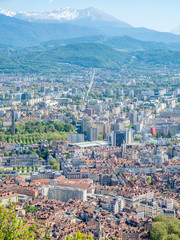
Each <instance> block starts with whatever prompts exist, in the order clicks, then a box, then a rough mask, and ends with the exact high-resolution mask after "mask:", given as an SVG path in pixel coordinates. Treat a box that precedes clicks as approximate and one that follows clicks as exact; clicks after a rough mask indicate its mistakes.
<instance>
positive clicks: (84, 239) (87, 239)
mask: <svg viewBox="0 0 180 240" xmlns="http://www.w3.org/2000/svg"><path fill="white" fill-rule="evenodd" d="M66 240H93V238H92V236H86V235H85V234H84V233H81V232H77V233H75V234H74V236H73V237H72V238H71V237H70V236H67V237H66Z"/></svg>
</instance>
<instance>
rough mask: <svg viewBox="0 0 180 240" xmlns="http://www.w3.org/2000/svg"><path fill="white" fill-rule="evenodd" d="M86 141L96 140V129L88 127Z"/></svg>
mask: <svg viewBox="0 0 180 240" xmlns="http://www.w3.org/2000/svg"><path fill="white" fill-rule="evenodd" d="M87 139H88V141H97V140H98V129H97V128H96V127H92V126H89V127H88V128H87Z"/></svg>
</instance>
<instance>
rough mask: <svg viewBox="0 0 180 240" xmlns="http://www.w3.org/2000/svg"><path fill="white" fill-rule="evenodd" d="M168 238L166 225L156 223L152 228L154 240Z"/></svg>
mask: <svg viewBox="0 0 180 240" xmlns="http://www.w3.org/2000/svg"><path fill="white" fill-rule="evenodd" d="M166 237H167V230H166V223H165V222H154V223H153V224H152V228H151V239H152V240H164V239H165V238H166Z"/></svg>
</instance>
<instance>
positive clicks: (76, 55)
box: [0, 43, 180, 74]
mask: <svg viewBox="0 0 180 240" xmlns="http://www.w3.org/2000/svg"><path fill="white" fill-rule="evenodd" d="M69 64H71V67H70V68H72V67H73V66H81V67H86V68H92V67H95V68H111V69H121V68H123V67H128V68H136V69H137V67H138V68H139V67H140V66H142V67H143V68H144V67H146V68H149V67H150V68H152V67H155V66H157V67H164V66H166V67H168V66H171V67H173V66H176V67H177V68H178V66H179V67H180V51H170V50H148V51H134V52H122V51H117V50H114V49H112V48H110V47H108V46H105V45H102V44H98V43H82V44H70V45H66V46H60V47H54V48H44V49H42V46H40V47H39V48H38V47H35V48H25V49H19V50H16V51H11V50H9V52H8V54H6V53H4V54H3V53H2V54H1V56H0V72H6V73H7V72H8V73H12V72H18V73H19V72H23V73H41V74H42V73H48V74H51V73H54V72H55V73H58V72H60V71H61V69H62V68H63V67H64V66H66V67H68V65H69Z"/></svg>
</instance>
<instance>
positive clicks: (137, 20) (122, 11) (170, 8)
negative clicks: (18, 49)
mask: <svg viewBox="0 0 180 240" xmlns="http://www.w3.org/2000/svg"><path fill="white" fill-rule="evenodd" d="M65 7H71V8H77V9H83V8H88V7H95V8H98V9H99V10H102V11H104V12H105V13H107V14H110V15H112V16H114V17H116V18H117V19H119V20H121V21H125V22H127V23H129V24H130V25H132V26H134V27H146V28H150V29H154V30H158V31H171V30H173V29H175V28H177V27H178V26H180V16H179V10H178V9H179V8H180V2H178V1H177V0H173V1H171V3H170V2H169V1H166V0H165V1H162V0H159V1H158V2H157V1H155V0H152V1H151V2H144V1H142V0H137V1H132V0H127V1H126V2H124V1H117V0H112V1H111V2H108V1H102V0H98V1H94V0H87V1H86V2H84V1H82V0H78V1H76V2H75V1H72V0H66V1H65V0H62V1H60V0H39V1H38V2H37V1H35V0H32V1H31V2H28V1H24V0H18V1H17V0H16V1H15V0H6V1H5V0H0V8H2V9H8V10H11V11H26V12H31V11H37V12H43V11H53V10H55V9H57V8H65Z"/></svg>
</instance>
